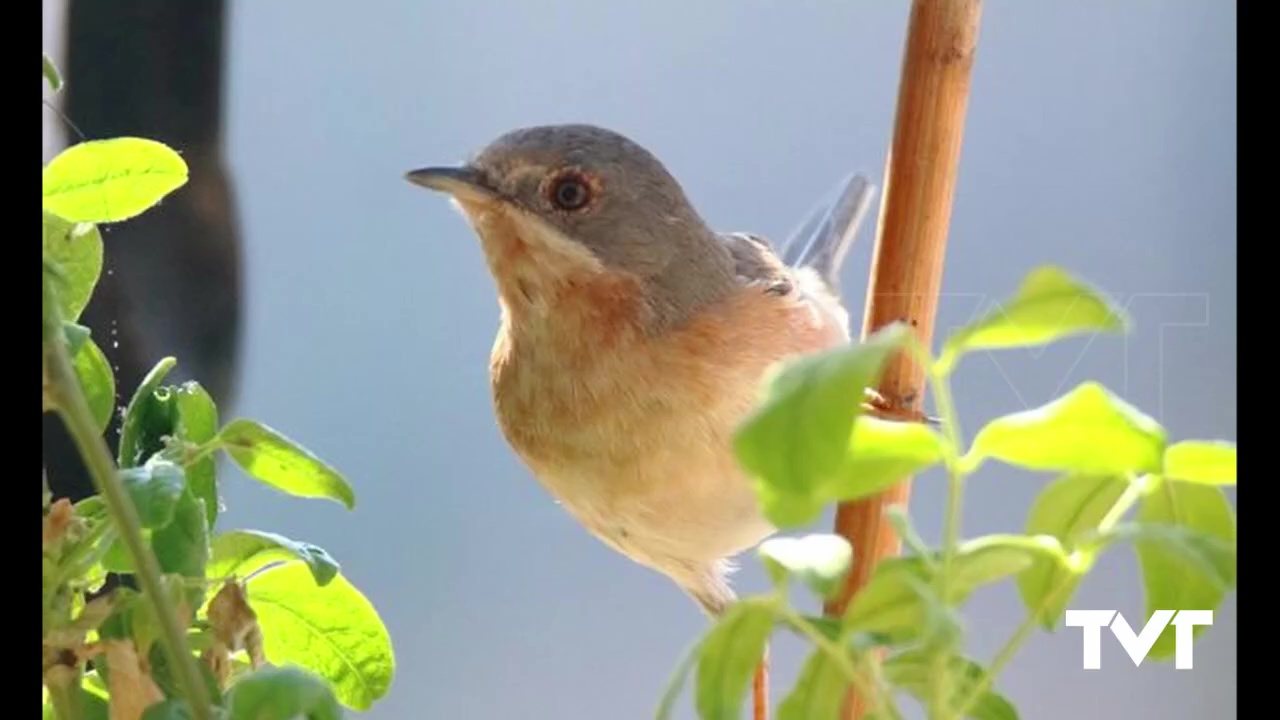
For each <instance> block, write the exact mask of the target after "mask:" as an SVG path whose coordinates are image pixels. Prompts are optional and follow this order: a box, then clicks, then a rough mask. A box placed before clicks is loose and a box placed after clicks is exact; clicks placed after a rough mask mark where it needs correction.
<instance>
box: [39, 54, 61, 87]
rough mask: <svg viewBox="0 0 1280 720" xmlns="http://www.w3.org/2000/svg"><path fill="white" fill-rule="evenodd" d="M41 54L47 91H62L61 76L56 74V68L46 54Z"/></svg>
mask: <svg viewBox="0 0 1280 720" xmlns="http://www.w3.org/2000/svg"><path fill="white" fill-rule="evenodd" d="M41 54H42V55H44V79H45V80H48V81H49V89H51V90H53V91H54V92H58V91H59V90H61V89H62V75H61V74H59V73H58V66H56V65H54V64H53V60H51V59H49V56H48V55H47V54H44V53H41Z"/></svg>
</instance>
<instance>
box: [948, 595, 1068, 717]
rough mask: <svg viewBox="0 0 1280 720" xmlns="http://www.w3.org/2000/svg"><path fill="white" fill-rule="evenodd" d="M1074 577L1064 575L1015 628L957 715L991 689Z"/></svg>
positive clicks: (967, 710) (959, 715)
mask: <svg viewBox="0 0 1280 720" xmlns="http://www.w3.org/2000/svg"><path fill="white" fill-rule="evenodd" d="M1072 577H1073V576H1071V575H1063V576H1062V578H1061V579H1060V580H1059V581H1058V584H1057V585H1055V586H1054V587H1053V589H1052V590H1051V591H1049V592H1048V593H1045V596H1044V599H1042V600H1041V601H1040V603H1039V604H1038V605H1037V606H1036V608H1035V609H1034V610H1032V611H1031V612H1029V613H1027V616H1026V617H1025V618H1023V620H1022V623H1021V624H1020V625H1018V629H1017V630H1014V632H1013V635H1012V636H1010V638H1009V639H1008V640H1007V641H1006V642H1005V644H1004V646H1003V647H1001V648H1000V651H999V652H997V653H996V657H995V659H994V660H992V661H991V666H990V667H989V668H987V671H986V672H985V673H983V674H982V679H981V680H979V681H978V684H977V685H974V686H973V690H972V691H971V692H970V693H969V695H968V697H966V698H965V700H964V702H962V703H960V706H959V709H958V711H957V713H956V717H961V718H963V717H965V716H966V714H967V713H968V712H969V709H970V708H971V707H972V706H973V704H974V703H976V702H978V699H979V698H981V697H982V696H983V694H984V693H986V692H987V691H988V690H990V689H991V686H992V685H994V684H995V681H996V676H997V675H999V674H1000V672H1001V671H1002V670H1004V668H1005V666H1006V665H1008V664H1009V661H1010V660H1012V659H1013V656H1014V655H1016V654H1017V653H1018V650H1020V649H1022V645H1023V643H1025V642H1026V641H1027V637H1028V636H1030V635H1031V631H1032V630H1035V629H1036V625H1037V624H1038V623H1039V622H1040V618H1041V616H1043V615H1044V613H1045V611H1046V610H1048V609H1049V608H1050V607H1052V606H1053V604H1054V603H1056V602H1057V601H1058V596H1060V595H1061V594H1062V593H1063V592H1064V591H1065V590H1066V589H1067V588H1069V587H1071V579H1072Z"/></svg>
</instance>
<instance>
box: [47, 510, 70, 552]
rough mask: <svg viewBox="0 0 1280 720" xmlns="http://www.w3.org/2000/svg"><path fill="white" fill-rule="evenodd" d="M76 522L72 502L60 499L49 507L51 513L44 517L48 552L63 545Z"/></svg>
mask: <svg viewBox="0 0 1280 720" xmlns="http://www.w3.org/2000/svg"><path fill="white" fill-rule="evenodd" d="M75 520H76V511H75V508H74V507H72V506H71V501H70V500H68V499H66V498H58V499H57V500H55V501H54V502H53V504H52V505H50V506H49V512H48V513H46V514H45V516H44V548H45V550H46V551H49V550H53V549H55V548H57V547H59V546H60V545H61V542H62V539H63V538H64V537H66V535H67V530H68V529H69V528H70V527H71V524H72V523H73V522H74V521H75Z"/></svg>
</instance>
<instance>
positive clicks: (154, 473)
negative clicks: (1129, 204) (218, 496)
mask: <svg viewBox="0 0 1280 720" xmlns="http://www.w3.org/2000/svg"><path fill="white" fill-rule="evenodd" d="M119 472H120V482H121V483H123V484H124V488H125V490H127V491H128V493H129V498H130V499H131V500H132V501H133V506H134V508H136V509H137V512H138V521H139V522H140V523H142V527H145V528H151V529H153V530H154V529H156V528H162V527H165V526H166V525H168V524H169V523H170V522H172V521H173V515H174V510H175V508H177V506H178V499H179V498H180V497H182V492H183V491H184V490H185V489H186V486H187V485H186V478H185V477H184V476H183V474H182V468H181V467H178V466H177V465H174V464H173V463H171V462H168V461H165V460H159V459H156V460H152V461H151V462H148V463H147V464H146V465H143V466H142V467H136V468H125V469H124V470H121V471H119Z"/></svg>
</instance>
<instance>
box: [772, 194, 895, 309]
mask: <svg viewBox="0 0 1280 720" xmlns="http://www.w3.org/2000/svg"><path fill="white" fill-rule="evenodd" d="M875 193H876V188H875V186H874V185H872V184H871V181H870V180H868V179H867V177H866V176H865V175H862V174H860V173H852V174H850V175H847V176H845V177H844V178H843V179H842V180H841V181H840V184H839V185H837V186H835V187H834V188H832V189H831V191H830V192H829V193H828V194H827V196H826V197H824V198H823V199H822V201H821V202H819V203H818V204H817V205H816V206H815V207H814V208H813V210H812V211H810V213H809V216H808V217H807V218H805V221H804V223H803V224H801V225H800V226H799V227H798V228H797V229H796V230H795V231H794V232H793V233H791V236H790V237H788V238H787V241H786V243H785V244H783V246H782V260H783V262H785V263H787V264H788V265H791V266H792V267H807V268H811V269H813V270H814V271H815V272H817V273H818V275H819V276H820V277H821V278H822V279H823V281H825V282H826V283H827V286H828V287H830V288H831V291H832V292H833V293H835V294H836V295H839V294H840V269H841V266H842V265H843V264H844V258H845V255H847V254H848V252H849V247H850V246H852V245H853V241H854V239H855V238H857V236H858V230H859V229H860V228H861V226H862V221H863V220H864V219H865V218H866V216H867V211H868V210H870V208H871V201H872V199H873V198H874V197H875Z"/></svg>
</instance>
